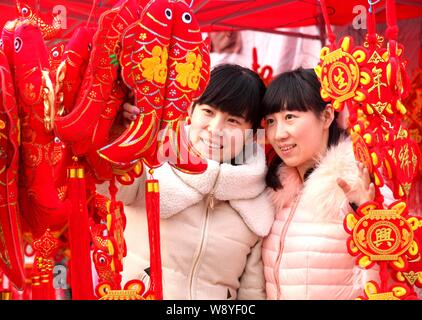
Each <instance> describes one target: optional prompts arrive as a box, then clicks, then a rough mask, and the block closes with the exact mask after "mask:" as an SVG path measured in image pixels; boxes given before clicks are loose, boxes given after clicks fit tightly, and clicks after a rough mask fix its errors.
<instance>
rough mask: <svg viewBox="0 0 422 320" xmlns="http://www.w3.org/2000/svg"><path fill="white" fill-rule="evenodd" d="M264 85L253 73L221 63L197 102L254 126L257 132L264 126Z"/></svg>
mask: <svg viewBox="0 0 422 320" xmlns="http://www.w3.org/2000/svg"><path fill="white" fill-rule="evenodd" d="M264 93H265V84H264V82H263V81H262V80H261V78H260V77H259V75H258V74H256V73H255V72H254V71H252V70H250V69H248V68H244V67H242V66H239V65H235V64H221V65H219V66H217V67H215V68H214V69H213V70H212V71H211V75H210V81H209V83H208V86H207V87H206V89H205V91H204V93H203V94H202V96H201V97H200V98H199V99H198V100H197V101H196V102H195V104H194V106H193V107H195V106H196V105H197V104H207V105H209V106H211V107H213V108H216V109H217V110H220V111H223V112H227V113H229V114H231V115H234V116H242V117H244V118H245V119H246V121H248V122H251V123H252V128H253V129H254V130H256V129H258V128H259V126H260V124H261V119H262V114H261V110H262V108H261V101H262V98H263V96H264Z"/></svg>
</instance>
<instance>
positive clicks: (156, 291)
mask: <svg viewBox="0 0 422 320" xmlns="http://www.w3.org/2000/svg"><path fill="white" fill-rule="evenodd" d="M145 206H146V212H147V218H148V238H149V248H150V257H151V258H150V261H151V269H150V279H151V282H150V287H149V291H150V293H151V295H152V299H157V300H162V299H163V283H162V270H161V253H160V252H161V251H160V192H159V186H158V180H154V179H149V180H147V181H145Z"/></svg>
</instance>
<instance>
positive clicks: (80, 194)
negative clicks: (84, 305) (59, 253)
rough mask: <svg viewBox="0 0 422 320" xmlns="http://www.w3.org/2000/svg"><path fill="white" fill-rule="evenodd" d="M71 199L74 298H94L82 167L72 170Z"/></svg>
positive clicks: (72, 283)
mask: <svg viewBox="0 0 422 320" xmlns="http://www.w3.org/2000/svg"><path fill="white" fill-rule="evenodd" d="M68 178H69V189H68V190H69V191H68V192H69V200H70V202H71V203H72V210H71V212H70V216H69V244H70V252H71V256H70V262H69V264H70V273H71V279H70V286H71V288H72V299H74V300H89V299H94V289H93V284H92V273H91V236H90V233H89V225H88V208H87V199H86V186H85V173H84V168H83V167H82V166H73V167H71V168H69V169H68Z"/></svg>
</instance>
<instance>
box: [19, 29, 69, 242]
mask: <svg viewBox="0 0 422 320" xmlns="http://www.w3.org/2000/svg"><path fill="white" fill-rule="evenodd" d="M14 39H15V41H14V43H15V53H14V59H13V60H14V63H15V84H16V92H17V101H18V106H19V110H20V116H21V130H22V144H21V148H22V156H23V163H22V180H23V183H22V188H21V190H20V192H21V193H20V194H21V197H19V198H20V204H21V209H22V214H23V217H24V218H25V221H26V223H27V224H28V225H29V227H30V229H31V231H32V232H33V235H34V237H40V236H41V235H42V234H43V233H44V232H45V230H46V229H47V228H50V229H51V230H52V231H55V230H60V229H61V228H62V227H63V226H64V224H65V223H66V220H67V214H68V211H67V210H68V208H69V204H68V203H67V202H66V201H63V200H64V198H65V192H64V190H63V186H64V185H65V184H66V172H65V168H66V167H65V166H66V161H68V158H67V157H68V155H67V150H66V148H65V146H64V145H63V144H62V143H61V142H60V141H59V140H57V139H55V138H54V135H53V133H52V131H51V130H52V128H53V123H54V115H55V112H54V97H53V95H54V88H53V85H52V82H51V80H50V78H49V68H48V53H47V49H46V47H45V45H44V42H43V39H42V37H41V33H40V31H39V29H38V28H37V27H35V26H33V25H28V24H22V25H18V26H17V28H16V30H15V32H14ZM28 70H31V72H28Z"/></svg>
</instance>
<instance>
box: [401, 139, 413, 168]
mask: <svg viewBox="0 0 422 320" xmlns="http://www.w3.org/2000/svg"><path fill="white" fill-rule="evenodd" d="M399 160H400V168H401V169H402V170H405V169H407V172H409V169H410V163H411V160H410V159H409V147H408V145H407V144H405V145H404V146H402V147H401V149H400V152H399Z"/></svg>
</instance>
